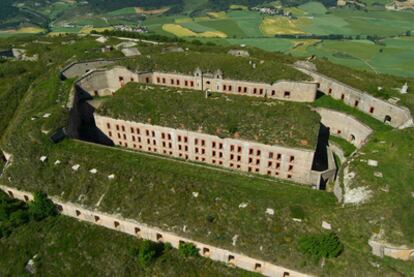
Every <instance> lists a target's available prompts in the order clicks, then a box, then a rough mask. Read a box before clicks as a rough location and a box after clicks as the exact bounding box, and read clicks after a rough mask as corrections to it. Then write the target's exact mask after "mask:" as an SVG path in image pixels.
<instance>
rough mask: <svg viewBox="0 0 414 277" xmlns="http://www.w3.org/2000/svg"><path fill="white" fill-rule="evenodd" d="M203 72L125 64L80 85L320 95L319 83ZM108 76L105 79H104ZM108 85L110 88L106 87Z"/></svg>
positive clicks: (99, 90)
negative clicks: (269, 81) (132, 67)
mask: <svg viewBox="0 0 414 277" xmlns="http://www.w3.org/2000/svg"><path fill="white" fill-rule="evenodd" d="M218 74H219V75H214V76H213V75H212V74H203V73H202V72H201V71H195V73H194V75H184V74H176V73H163V72H139V73H136V72H132V71H130V70H128V69H126V68H125V67H120V66H117V67H114V68H112V69H110V70H96V71H94V72H91V73H90V74H87V75H86V76H84V78H82V79H81V80H80V81H78V84H79V85H80V86H84V87H88V89H85V90H86V91H91V92H95V94H96V95H99V96H106V95H108V94H110V93H113V92H115V91H116V90H118V89H119V88H121V87H122V86H124V85H126V84H127V83H129V82H138V83H144V84H155V85H162V86H168V87H174V88H182V89H194V90H202V91H206V90H210V91H214V92H220V93H228V94H238V95H248V96H256V97H267V98H271V99H279V100H285V101H294V102H313V101H314V100H315V99H316V84H314V83H309V82H294V81H285V80H280V81H278V82H276V83H274V84H272V85H270V84H266V83H258V82H247V81H237V80H228V79H222V75H220V73H218ZM104 79H105V80H104ZM104 86H106V90H105V88H104Z"/></svg>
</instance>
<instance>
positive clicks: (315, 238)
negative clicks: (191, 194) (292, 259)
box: [298, 232, 344, 262]
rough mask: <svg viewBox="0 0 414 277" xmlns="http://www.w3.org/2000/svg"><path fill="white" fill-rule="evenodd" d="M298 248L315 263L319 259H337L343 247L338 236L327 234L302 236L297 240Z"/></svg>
mask: <svg viewBox="0 0 414 277" xmlns="http://www.w3.org/2000/svg"><path fill="white" fill-rule="evenodd" d="M298 248H299V250H300V251H301V252H302V253H304V254H305V255H307V256H309V257H311V258H312V259H314V260H315V261H316V262H317V261H319V260H320V259H321V258H335V257H338V256H339V255H340V254H341V253H342V251H343V249H344V246H343V244H342V243H341V242H340V241H339V238H338V236H337V235H336V234H335V233H333V232H331V233H328V234H320V235H311V236H304V237H302V238H300V239H299V243H298Z"/></svg>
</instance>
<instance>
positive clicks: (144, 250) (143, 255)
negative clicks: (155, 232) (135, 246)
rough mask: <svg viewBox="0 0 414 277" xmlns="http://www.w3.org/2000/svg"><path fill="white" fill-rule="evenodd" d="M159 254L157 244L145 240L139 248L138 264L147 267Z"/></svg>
mask: <svg viewBox="0 0 414 277" xmlns="http://www.w3.org/2000/svg"><path fill="white" fill-rule="evenodd" d="M156 255H157V244H156V243H154V242H152V241H149V240H145V241H144V242H143V243H142V244H141V247H140V248H139V250H138V264H139V265H141V266H142V267H147V266H148V265H149V264H150V263H151V262H152V261H153V260H154V259H155V258H156Z"/></svg>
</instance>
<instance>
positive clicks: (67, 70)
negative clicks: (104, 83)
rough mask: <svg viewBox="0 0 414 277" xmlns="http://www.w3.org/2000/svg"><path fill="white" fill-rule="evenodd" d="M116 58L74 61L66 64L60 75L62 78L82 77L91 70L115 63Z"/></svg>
mask: <svg viewBox="0 0 414 277" xmlns="http://www.w3.org/2000/svg"><path fill="white" fill-rule="evenodd" d="M115 61H116V59H114V60H91V61H83V62H73V63H70V64H68V65H67V66H65V67H64V68H63V69H62V70H61V72H60V77H61V78H62V79H72V78H77V77H80V76H82V75H84V74H86V73H88V72H89V71H91V70H94V69H98V68H102V67H105V66H107V65H110V64H113V63H115Z"/></svg>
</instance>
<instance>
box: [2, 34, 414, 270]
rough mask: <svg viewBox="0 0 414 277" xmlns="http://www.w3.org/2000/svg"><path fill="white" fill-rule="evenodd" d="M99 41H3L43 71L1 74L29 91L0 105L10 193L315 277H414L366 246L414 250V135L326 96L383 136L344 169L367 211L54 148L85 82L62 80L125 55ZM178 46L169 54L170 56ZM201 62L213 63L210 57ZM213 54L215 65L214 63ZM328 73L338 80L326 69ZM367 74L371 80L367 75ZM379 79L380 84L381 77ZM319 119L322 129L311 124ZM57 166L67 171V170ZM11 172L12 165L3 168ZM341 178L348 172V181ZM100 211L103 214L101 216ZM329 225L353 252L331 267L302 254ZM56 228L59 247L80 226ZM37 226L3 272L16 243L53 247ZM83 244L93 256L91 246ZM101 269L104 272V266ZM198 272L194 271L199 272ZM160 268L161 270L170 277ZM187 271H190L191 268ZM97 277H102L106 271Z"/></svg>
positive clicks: (206, 173)
mask: <svg viewBox="0 0 414 277" xmlns="http://www.w3.org/2000/svg"><path fill="white" fill-rule="evenodd" d="M95 39H96V38H95V37H91V36H86V37H77V36H62V37H48V36H40V35H39V36H36V37H32V38H30V39H28V38H13V39H8V40H7V41H6V42H5V41H1V44H0V46H1V48H6V47H8V46H10V45H17V46H18V47H24V48H26V49H27V50H28V51H29V52H30V53H38V54H39V55H40V56H39V61H38V62H32V63H28V66H27V65H25V63H23V62H15V61H3V64H2V67H1V68H2V70H3V72H4V73H3V75H2V76H0V78H1V82H3V83H2V87H4V88H6V89H4V90H1V91H0V96H1V97H0V99H10V97H11V94H12V93H11V92H10V91H14V89H7V88H12V87H13V86H14V85H17V84H16V79H15V78H11V77H10V76H9V75H10V74H12V73H9V72H7V71H4V70H6V69H7V68H8V67H10V68H13V67H11V66H12V65H14V66H16V68H17V69H18V70H21V74H20V75H21V79H19V86H21V88H22V91H20V92H19V93H18V95H19V97H17V98H19V99H20V101H18V99H17V100H16V102H14V103H12V106H13V108H12V109H10V108H9V107H8V105H9V100H6V101H0V105H1V110H2V111H3V114H4V117H5V118H9V119H8V120H5V121H3V122H2V123H1V124H2V125H1V127H2V128H3V130H4V131H2V132H1V133H0V135H1V142H0V148H1V149H2V150H4V151H6V152H8V153H11V154H13V163H12V164H11V165H10V166H9V167H8V168H7V169H6V170H5V172H4V174H3V175H2V176H1V177H0V184H4V185H7V186H13V187H16V188H19V189H25V190H29V191H36V190H43V191H45V192H47V193H48V194H49V195H53V196H58V197H60V198H61V199H62V200H65V201H72V202H75V203H77V204H80V205H83V206H85V207H90V208H91V209H98V210H99V211H103V212H109V213H117V214H120V215H122V216H124V217H127V218H132V219H135V220H138V221H142V222H145V223H147V224H150V225H152V226H157V227H160V228H162V229H165V230H168V231H172V232H175V233H178V234H180V235H182V236H185V237H188V238H192V239H196V240H200V241H203V242H207V243H211V244H213V245H217V246H220V247H225V248H228V249H230V250H232V251H237V252H242V253H245V254H248V255H251V256H253V257H257V258H261V259H265V260H266V261H269V262H272V263H275V264H278V265H282V266H285V267H289V268H292V269H296V270H299V271H302V272H306V273H312V274H314V275H319V276H361V275H363V276H401V275H405V276H410V275H413V274H414V272H413V268H414V266H413V262H412V261H407V262H404V261H399V260H393V259H391V258H379V257H376V256H373V255H372V254H371V249H370V247H369V246H368V243H367V242H368V239H369V238H370V237H371V236H372V234H374V233H383V239H384V240H386V241H389V242H391V243H395V244H406V245H408V246H412V245H413V243H414V241H413V238H414V228H413V226H414V225H413V221H412V220H410V219H411V218H412V217H413V216H414V204H413V203H414V202H413V201H412V191H413V187H412V182H411V181H412V180H413V179H414V176H413V171H412V168H413V167H414V165H413V159H412V154H413V153H414V148H413V144H412V143H411V142H412V140H413V139H414V134H413V129H412V128H408V129H404V130H398V129H392V128H391V127H389V126H386V125H384V124H383V123H382V122H380V121H377V120H375V119H373V118H371V117H369V116H368V115H366V114H362V113H360V112H357V111H356V110H355V109H354V108H352V107H349V106H344V104H343V103H341V102H339V101H330V100H332V99H330V98H329V97H328V98H327V96H326V97H321V98H319V99H318V101H317V102H315V103H314V104H313V105H315V106H325V107H328V108H331V109H334V110H339V111H343V112H345V113H348V114H352V115H353V116H355V117H356V118H358V119H359V120H361V121H362V122H364V123H365V124H367V125H368V126H370V127H371V128H372V129H373V130H374V133H373V134H372V135H371V137H370V138H369V141H368V143H367V144H366V145H365V146H363V148H362V149H361V150H360V151H358V152H357V154H355V156H352V157H351V158H350V159H349V160H348V161H347V163H346V164H344V166H343V167H345V166H348V167H349V170H350V171H352V172H354V174H355V178H354V179H353V182H352V184H351V188H352V189H354V188H355V189H360V188H364V189H366V190H368V191H369V192H370V194H369V197H368V198H367V199H366V202H361V203H360V204H359V205H353V204H342V203H338V202H337V201H336V199H335V197H334V195H333V194H332V193H331V192H330V191H329V189H331V187H330V186H328V191H316V190H311V189H308V188H305V187H303V186H299V185H297V184H294V183H291V182H287V181H281V180H278V179H270V178H262V177H258V176H257V175H254V174H243V173H237V172H233V171H227V170H221V169H220V170H219V169H218V168H216V167H209V166H206V167H204V166H199V165H196V164H194V163H190V162H178V161H176V160H169V159H163V158H160V157H159V156H157V155H148V154H140V153H134V152H128V151H122V150H119V149H117V148H107V147H103V146H98V145H93V144H90V143H85V142H82V141H79V140H73V139H70V138H66V139H65V140H63V141H62V142H60V143H53V142H52V141H51V140H50V136H51V135H53V134H54V132H55V131H56V130H57V129H59V128H61V127H63V126H66V125H67V123H68V117H69V116H68V112H69V111H68V109H67V106H66V104H67V101H68V98H69V94H70V91H71V88H72V86H73V83H74V80H65V81H61V80H60V79H59V77H58V76H59V70H60V69H61V68H62V67H63V66H64V65H66V64H68V63H70V62H71V61H74V60H86V59H94V58H111V57H119V56H120V55H121V54H120V52H119V51H116V50H114V51H113V52H107V53H102V52H101V51H100V47H101V46H102V44H99V43H98V42H96V41H95ZM31 41H33V42H31ZM119 42H120V41H119V40H118V39H115V38H112V39H111V42H110V43H111V44H117V43H119ZM68 45H70V47H68ZM171 45H172V44H167V46H171ZM179 46H180V47H183V48H189V49H191V50H189V51H195V52H202V51H201V49H204V52H206V53H222V54H223V53H225V52H227V50H228V48H226V47H220V46H211V45H210V46H209V45H199V44H190V43H179ZM137 47H138V48H139V49H140V51H142V53H143V55H144V56H145V55H147V54H150V53H153V52H154V51H162V48H163V47H164V46H159V47H153V46H148V45H145V44H138V46H137ZM246 49H248V50H249V52H250V53H251V55H252V59H259V60H265V63H266V62H267V61H272V60H275V61H277V62H282V61H283V62H282V64H285V63H288V62H294V61H295V58H293V57H287V56H284V55H281V54H277V53H268V52H264V51H261V50H258V49H253V48H249V47H248V46H246ZM152 55H153V54H152ZM197 55H200V56H202V55H203V53H198V54H197ZM204 55H205V56H206V57H209V55H211V54H204ZM319 62H320V64H318V66H319V67H320V68H321V70H323V68H324V66H326V67H329V63H328V62H326V61H324V60H321V61H319ZM19 68H23V69H19ZM334 69H335V72H340V74H352V75H355V74H358V72H357V71H351V70H349V69H347V68H345V67H339V66H338V68H336V67H335V68H334ZM0 72H1V71H0ZM16 72H20V71H16ZM32 72H33V74H34V76H32V78H34V79H29V78H28V79H26V74H28V73H32ZM324 72H325V73H326V74H328V73H329V72H327V70H326V71H324ZM333 73H334V72H333ZM8 74H9V75H8ZM28 76H31V74H28ZM361 76H364V75H363V73H361ZM378 76H379V77H378V78H379V79H381V76H382V75H378ZM19 78H20V77H19ZM364 78H365V77H364ZM383 78H384V80H387V78H390V77H386V76H383ZM344 81H347V80H344ZM364 81H365V82H366V83H367V84H368V83H370V82H371V80H370V79H369V78H366V79H365V80H364ZM375 82H377V81H375ZM125 89H129V88H128V87H126V88H125ZM2 97H4V98H2ZM148 101H150V99H148ZM153 103H155V100H153ZM132 104H133V103H132ZM164 104H165V103H164ZM167 104H168V103H167ZM167 104H165V105H167ZM154 105H155V104H154ZM298 105H299V104H298ZM303 105H304V106H302V109H305V105H306V104H303ZM406 105H407V106H409V107H410V108H411V109H412V105H411V104H410V103H408V102H406ZM15 107H17V109H16V108H15ZM306 109H308V107H306ZM3 114H2V118H3ZM309 120H312V122H313V119H312V118H309ZM4 128H5V129H4ZM42 156H47V160H46V161H44V162H42V161H41V160H40V157H42ZM368 159H372V160H376V161H378V166H377V167H372V166H369V165H368V164H367V160H368ZM0 160H1V159H0ZM57 160H59V163H56V161H57ZM3 164H4V163H3V162H1V163H0V166H2V165H3ZM76 164H78V165H79V166H80V167H79V168H78V170H77V171H75V170H74V169H73V166H74V165H76ZM92 168H96V169H97V173H96V175H92V173H91V172H90V170H91V169H92ZM378 172H380V173H381V174H382V175H380V174H378ZM111 174H114V176H115V178H114V179H109V178H108V176H109V175H111ZM341 174H342V171H340V176H341ZM377 176H382V177H377ZM193 193H198V194H193ZM194 195H197V197H195V196H194ZM98 201H99V203H100V205H99V206H97V203H98ZM267 209H272V210H273V211H274V214H273V215H270V214H269V213H266V211H267ZM293 218H296V219H300V221H296V220H293ZM323 221H325V222H329V223H330V224H331V226H332V231H334V232H335V233H336V234H337V235H338V237H339V239H340V241H341V242H342V243H343V245H344V251H343V252H342V253H341V254H340V255H339V256H338V257H336V258H327V259H325V262H324V266H323V267H322V266H321V265H320V264H319V263H317V262H314V261H313V259H312V258H311V257H309V256H307V255H305V254H304V253H303V252H302V251H301V250H300V249H299V248H298V242H299V240H300V238H302V237H307V236H315V235H321V234H326V233H327V232H328V231H327V230H325V229H323V228H322V227H321V226H322V222H323ZM50 224H51V225H53V226H54V227H53V228H56V229H52V230H50V234H51V235H50V236H47V237H46V241H57V242H58V243H59V244H58V245H61V244H60V243H61V242H60V240H57V239H56V235H55V234H56V233H54V232H53V230H57V231H56V232H57V233H61V234H63V233H64V232H62V231H61V230H62V229H60V228H68V230H71V228H74V229H77V228H78V227H76V226H81V225H76V226H75V225H71V224H67V225H66V224H65V222H63V223H59V222H55V223H53V222H52V223H50ZM61 224H63V225H61ZM33 226H35V227H34V229H35V230H39V235H38V233H37V231H36V232H33V231H32V232H29V231H28V230H31V229H29V227H28V228H27V229H26V228H22V229H20V230H21V231H18V230H17V231H16V233H14V234H13V235H12V236H11V237H10V240H8V239H2V240H1V243H0V247H5V248H3V249H7V252H11V253H13V255H8V256H7V257H6V258H5V259H2V262H4V263H5V264H8V265H10V263H11V260H10V257H13V256H14V253H16V251H18V250H16V249H19V248H16V247H13V245H16V243H15V242H14V241H15V240H16V239H17V240H22V241H27V237H28V236H35V237H43V235H42V228H48V227H47V226H49V225H48V223H47V222H45V225H42V224H39V225H37V224H35V225H33ZM60 226H64V227H60ZM65 226H66V227H65ZM70 226H74V227H70ZM82 226H83V225H82ZM87 226H88V227H91V226H89V225H87ZM88 227H86V228H88ZM82 230H85V229H84V228H83V227H79V231H74V232H75V233H76V234H82V233H83V232H86V231H82ZM235 235H237V241H236V243H234V242H233V238H234V237H235ZM95 236H96V237H100V236H101V232H100V231H99V232H98V231H96V233H95V231H94V232H91V233H90V237H89V236H88V237H87V238H90V240H85V241H83V240H82V243H85V244H87V243H93V242H94V241H96V240H95V239H96V237H95ZM115 236H117V235H115ZM62 237H63V238H64V237H67V239H68V241H70V242H71V243H73V241H75V242H78V239H81V237H73V236H69V235H65V236H62ZM105 237H106V238H108V237H107V236H105ZM63 238H62V239H63ZM85 239H86V238H85ZM37 241H40V239H39V240H35V241H34V242H33V244H34V246H33V248H30V249H35V250H39V249H40V250H39V251H43V252H41V253H46V252H48V250H42V249H48V248H43V247H47V246H48V245H49V244H44V245H39V244H37ZM128 242H129V241H128ZM108 243H109V246H108V247H111V245H113V248H111V249H115V250H114V253H121V254H119V255H124V254H122V253H124V252H122V251H124V250H122V251H121V250H119V248H117V247H116V245H117V244H116V243H115V244H112V243H113V241H112V240H109V241H108ZM62 244H63V246H65V245H66V244H64V243H62ZM121 244H122V242H121ZM3 245H6V246H3ZM103 245H104V244H103ZM105 245H106V244H105ZM63 246H62V247H60V248H62V252H61V253H65V251H64V247H63ZM81 246H82V247H84V245H83V244H82V245H81ZM0 249H1V248H0ZM81 249H85V252H86V253H93V251H95V250H96V249H97V248H95V247H92V246H91V247H90V249H89V248H88V247H86V248H81ZM98 249H99V248H98ZM89 251H91V252H89ZM0 253H3V251H0ZM104 253H107V252H104ZM31 254H35V253H30V255H31ZM98 254H99V253H98ZM30 255H29V254H25V255H24V256H23V257H24V258H19V259H20V260H19V261H23V260H25V259H27V257H29V256H30ZM43 255H44V257H45V259H46V260H47V259H49V257H50V256H49V255H47V254H43ZM62 255H63V254H62ZM65 255H66V254H65ZM85 255H87V254H85ZM18 257H20V256H18ZM79 257H80V258H81V257H83V256H79ZM99 257H102V256H99ZM56 259H57V261H58V262H60V261H61V260H60V256H59V257H58V258H56ZM123 261H124V260H121V261H120V262H119V263H123ZM99 262H100V261H96V262H94V263H93V264H94V265H99ZM22 263H23V262H20V263H18V264H17V263H16V264H13V266H14V267H16V268H19V269H20V270H22V269H21V268H22V267H23V266H24V265H22ZM67 263H68V264H69V265H68V268H69V269H68V270H70V269H73V268H75V269H76V261H71V262H69V261H68V262H67ZM126 263H127V264H128V265H129V264H131V263H130V261H129V260H128V261H127V262H126ZM65 264H66V263H65ZM171 264H172V265H173V266H172V268H175V269H172V270H173V272H175V271H174V270H179V269H177V267H178V268H180V267H181V265H180V261H176V260H172V262H171ZM373 264H375V265H376V266H373ZM45 266H46V265H45ZM174 266H176V267H174ZM189 266H190V267H191V263H190V265H189ZM206 266H207V268H206V270H207V271H206V272H213V273H210V274H214V272H216V271H215V270H214V269H213V268H212V267H210V266H209V265H206ZM213 266H214V267H215V266H217V265H213ZM2 268H3V267H2ZM84 268H85V267H84V266H83V265H82V267H80V269H84ZM131 268H132V269H131V270H137V271H131V272H140V271H139V269H135V267H134V266H133V265H131ZM156 268H157V267H155V269H154V270H161V269H156ZM43 269H44V270H45V271H42V272H46V273H48V272H61V271H60V269H56V268H55V269H51V270H50V271H48V270H47V267H43ZM75 269H73V270H75ZM164 269H165V268H164ZM54 270H56V271H54ZM92 270H93V269H92ZM165 270H168V269H165ZM188 270H189V272H191V268H190V269H188ZM19 272H21V271H19ZM93 272H98V273H99V272H102V271H100V269H96V271H93ZM46 273H45V274H46ZM98 273H97V274H98ZM206 274H207V273H206ZM229 274H230V275H231V274H232V273H229ZM233 274H237V273H233Z"/></svg>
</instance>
